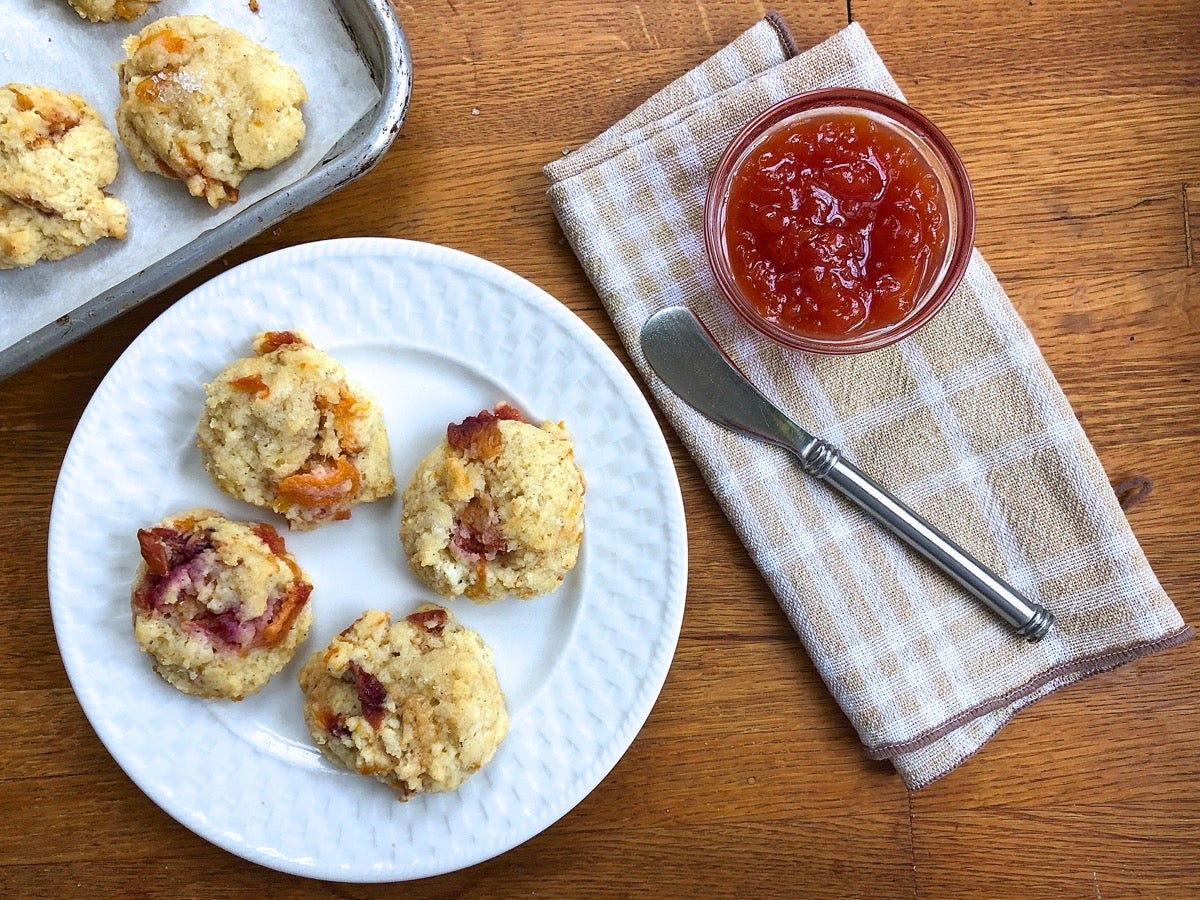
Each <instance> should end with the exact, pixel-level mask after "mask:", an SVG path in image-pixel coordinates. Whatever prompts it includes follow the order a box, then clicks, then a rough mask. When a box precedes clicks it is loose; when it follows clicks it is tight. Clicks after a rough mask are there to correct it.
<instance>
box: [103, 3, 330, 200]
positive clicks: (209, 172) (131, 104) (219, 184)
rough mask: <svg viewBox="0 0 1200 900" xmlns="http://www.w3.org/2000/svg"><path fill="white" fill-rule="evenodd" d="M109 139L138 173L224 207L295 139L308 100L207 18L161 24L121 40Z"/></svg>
mask: <svg viewBox="0 0 1200 900" xmlns="http://www.w3.org/2000/svg"><path fill="white" fill-rule="evenodd" d="M124 46H125V53H126V59H125V60H124V61H123V62H122V63H121V64H120V65H119V66H118V68H117V72H118V75H119V78H120V86H121V102H120V104H119V105H118V107H117V132H118V133H119V134H120V135H121V140H122V141H124V143H125V146H126V148H127V149H128V150H129V155H130V156H131V157H133V161H134V163H135V164H136V165H137V167H138V168H139V169H141V170H142V171H143V172H157V173H158V174H160V175H165V176H167V177H168V178H177V179H179V180H181V181H183V182H184V183H185V184H186V185H187V189H188V192H189V193H190V194H191V195H192V196H193V197H204V198H205V199H206V200H207V201H208V203H209V205H210V206H213V207H216V206H218V205H220V204H221V203H234V202H236V201H237V198H238V185H240V184H241V183H242V179H243V178H245V177H246V175H247V174H248V173H249V172H251V171H253V170H254V169H270V168H272V167H274V166H277V165H278V164H279V163H281V162H283V161H284V160H285V159H287V158H288V157H289V156H291V155H292V154H293V153H295V152H296V148H297V147H298V146H299V144H300V141H301V140H302V139H303V138H304V130H305V126H304V119H303V117H302V115H301V113H300V106H301V104H303V103H304V102H305V100H307V99H308V94H307V92H306V91H305V89H304V84H303V83H302V82H301V80H300V76H299V75H298V74H297V73H296V70H295V69H293V68H292V67H291V66H289V65H286V64H285V63H283V62H282V61H281V60H280V59H279V55H278V54H277V53H275V52H274V51H273V50H268V49H267V48H266V47H263V46H262V45H261V44H258V43H256V42H254V41H252V40H250V38H248V37H246V36H245V35H243V34H242V33H241V32H239V31H237V30H235V29H233V28H227V27H226V26H224V25H220V24H218V23H217V22H214V21H213V20H212V19H210V18H208V17H207V16H168V17H166V18H162V19H159V20H158V21H156V22H151V23H150V24H149V25H147V26H146V27H145V28H143V29H142V30H141V31H140V32H139V33H138V34H135V35H132V36H131V37H129V38H126V40H125V45H124Z"/></svg>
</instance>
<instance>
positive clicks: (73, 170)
mask: <svg viewBox="0 0 1200 900" xmlns="http://www.w3.org/2000/svg"><path fill="white" fill-rule="evenodd" d="M116 177H117V142H116V139H115V138H114V137H113V135H112V132H111V131H109V130H108V128H106V127H105V125H104V121H103V120H102V119H101V118H100V116H99V115H98V114H97V112H96V111H95V110H94V109H92V107H90V106H89V105H88V104H87V103H86V102H84V100H83V98H82V97H80V96H79V95H78V94H63V93H61V92H59V91H56V90H53V89H51V88H47V87H40V86H38V85H31V84H18V83H11V84H6V85H4V87H2V88H0V269H13V268H17V267H21V266H30V265H33V264H34V263H35V262H37V261H38V260H40V259H49V260H53V259H62V258H63V257H66V256H70V255H72V254H74V253H78V252H79V251H80V250H82V249H84V248H85V247H87V246H89V245H90V244H93V243H95V242H96V241H98V240H100V239H101V238H104V237H114V238H124V237H125V221H126V211H125V204H124V203H122V202H121V201H120V200H117V199H116V198H115V197H110V196H108V195H107V194H106V193H105V192H104V188H106V187H108V185H110V184H111V183H112V181H113V179H114V178H116Z"/></svg>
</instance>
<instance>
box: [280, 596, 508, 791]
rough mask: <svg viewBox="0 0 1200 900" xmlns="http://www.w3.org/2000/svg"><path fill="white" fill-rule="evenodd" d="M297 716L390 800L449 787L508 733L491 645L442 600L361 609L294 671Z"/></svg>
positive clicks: (325, 747) (326, 748) (329, 752)
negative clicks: (401, 612) (387, 791)
mask: <svg viewBox="0 0 1200 900" xmlns="http://www.w3.org/2000/svg"><path fill="white" fill-rule="evenodd" d="M300 690H301V691H302V692H303V694H304V721H305V723H306V724H307V725H308V729H309V731H310V732H311V734H312V737H313V740H314V741H315V742H316V744H317V746H318V747H319V748H320V749H321V751H322V752H323V753H324V754H325V755H326V756H327V757H328V758H329V759H331V760H333V761H334V762H336V763H338V764H339V765H342V766H345V767H346V768H348V769H351V770H352V771H355V772H358V773H359V774H361V775H368V776H370V777H372V778H375V779H377V780H379V781H381V782H383V783H384V784H387V785H390V786H391V787H393V788H395V790H396V791H397V793H398V796H399V799H401V800H408V799H409V798H410V797H412V796H413V795H414V794H419V793H430V792H443V791H453V790H455V789H456V788H458V787H459V786H460V785H461V784H462V783H463V782H464V781H466V779H467V778H468V777H470V776H471V775H472V774H473V773H474V772H476V771H478V770H479V769H480V768H481V767H482V766H483V765H485V764H486V763H487V762H488V761H489V760H491V758H492V756H493V755H494V754H495V752H496V748H498V747H499V746H500V743H501V742H502V741H503V740H504V738H505V736H506V735H507V734H508V710H507V709H506V708H505V703H504V693H503V691H502V690H501V688H500V682H499V680H498V679H497V677H496V667H495V665H494V663H493V661H492V651H491V649H490V648H489V647H488V646H487V644H485V643H484V642H483V639H482V638H481V637H480V636H479V635H478V634H477V633H476V632H474V631H472V630H471V629H469V628H466V627H464V626H463V625H461V624H459V623H458V622H457V621H456V620H455V619H454V617H453V616H452V615H451V614H450V613H449V612H448V611H447V610H446V609H444V608H442V607H440V606H437V605H436V604H432V603H427V604H425V605H423V606H421V607H420V608H419V609H417V611H416V612H414V613H412V614H411V615H408V616H406V617H404V618H402V619H400V620H399V621H396V622H393V621H392V617H391V615H390V614H389V613H386V612H381V611H379V610H368V611H366V612H364V613H363V614H362V616H360V617H359V618H358V619H357V620H355V621H354V622H353V623H352V624H351V625H350V626H349V627H348V628H346V629H345V630H344V631H343V632H342V633H341V634H339V635H337V636H336V637H335V638H334V639H333V640H332V642H331V643H330V644H329V646H328V647H327V648H326V649H324V650H320V651H318V652H316V653H314V654H313V655H312V656H311V657H310V658H309V660H308V662H306V663H305V664H304V667H303V668H302V669H301V670H300Z"/></svg>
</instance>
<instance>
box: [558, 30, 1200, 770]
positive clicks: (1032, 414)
mask: <svg viewBox="0 0 1200 900" xmlns="http://www.w3.org/2000/svg"><path fill="white" fill-rule="evenodd" d="M831 86H849V87H858V88H868V89H872V90H876V91H881V92H883V93H887V94H891V95H893V96H896V97H900V96H901V93H900V90H899V88H898V87H897V85H896V83H895V82H894V81H893V80H892V77H891V76H890V75H889V73H888V71H887V68H886V67H885V66H884V64H883V61H882V60H881V59H880V57H879V56H878V55H877V54H876V52H875V50H874V48H873V47H872V46H871V44H870V42H869V40H868V39H867V36H866V35H865V33H864V32H863V31H862V29H861V28H860V27H858V26H857V25H851V26H849V27H848V28H846V29H845V30H843V31H841V32H840V33H838V34H836V35H834V36H833V37H832V38H830V39H829V40H827V41H826V42H824V43H822V44H820V45H819V46H817V47H815V48H813V49H811V50H809V51H807V52H804V53H799V52H798V51H797V48H796V46H795V43H794V41H793V39H792V37H791V35H790V33H789V32H788V30H787V26H786V24H785V23H784V22H783V21H782V20H781V19H779V18H778V17H777V16H775V15H773V14H772V15H769V16H768V17H767V18H766V19H764V20H763V21H761V22H759V23H758V24H757V25H755V26H754V27H753V28H751V29H750V30H749V31H747V32H746V33H745V34H743V35H742V36H740V37H739V38H738V39H737V40H735V41H734V42H733V43H732V44H730V45H729V46H727V47H725V48H723V49H722V50H721V51H720V52H718V53H717V54H716V55H715V56H713V57H711V58H710V59H709V60H707V61H706V62H705V63H703V64H702V65H700V66H699V67H697V68H696V69H694V70H692V71H690V72H688V73H686V74H685V75H683V76H682V77H681V78H679V79H678V80H677V81H676V82H674V83H673V84H671V85H669V86H668V87H666V88H664V89H663V90H662V91H660V92H659V93H658V94H656V95H655V96H653V97H651V98H650V99H649V100H647V101H646V102H645V103H644V104H643V105H642V106H640V107H639V108H638V109H637V110H635V111H634V112H633V113H631V114H630V115H629V116H628V117H626V118H625V119H623V120H622V121H621V122H619V123H617V124H616V125H614V126H613V127H612V128H610V129H609V130H607V131H605V132H604V133H603V134H601V135H600V136H599V137H597V138H596V139H595V140H593V141H592V142H590V143H589V144H587V145H586V146H584V147H582V148H580V149H579V150H577V151H575V152H572V153H569V154H568V155H566V156H564V157H563V158H561V159H558V160H555V161H554V162H552V163H550V164H549V165H547V166H546V169H545V172H546V175H547V177H548V178H549V179H550V182H551V186H550V189H549V199H550V202H551V204H552V206H553V208H554V211H555V214H556V215H557V217H558V220H559V222H560V224H561V226H562V228H563V231H564V233H565V234H566V237H567V239H568V240H569V241H570V243H571V246H572V247H573V249H574V251H575V253H576V255H577V256H578V257H579V260H580V261H581V263H582V264H583V267H584V269H585V270H586V272H587V274H588V277H589V278H590V279H591V281H592V283H593V285H594V286H595V288H596V291H597V293H598V294H599V296H600V298H601V300H602V301H603V303H604V305H605V307H606V309H607V310H608V312H609V314H610V315H611V317H612V319H613V321H614V323H615V324H616V326H617V329H618V331H619V333H620V335H621V339H622V340H623V342H624V344H625V346H626V348H627V349H628V351H629V353H630V355H631V357H632V359H633V361H634V363H635V364H636V365H637V367H638V369H639V370H640V372H641V374H642V376H643V377H644V378H645V380H646V382H647V384H649V385H650V387H651V389H652V391H653V392H654V396H655V398H656V399H657V401H658V403H659V404H660V406H661V407H662V409H663V411H664V413H665V415H666V416H667V418H668V420H669V421H670V422H671V424H672V425H673V426H674V428H675V429H676V431H677V432H678V434H679V436H680V438H681V440H682V441H683V443H684V445H685V446H686V447H687V449H688V451H689V452H690V453H691V454H692V456H693V458H694V459H695V460H696V463H697V464H698V466H699V467H700V469H701V471H702V472H703V474H704V477H705V479H706V480H707V482H708V484H709V486H710V487H711V489H712V491H713V492H714V494H715V495H716V497H717V499H718V500H719V502H720V504H721V506H722V508H723V509H724V511H725V513H726V514H727V515H728V516H729V519H730V520H731V521H732V523H733V525H734V527H735V528H736V530H737V532H738V534H739V536H740V537H741V539H742V541H743V542H744V543H745V545H746V547H747V548H748V550H749V552H750V553H751V555H752V556H753V558H754V560H755V562H756V563H757V565H758V567H759V569H760V570H761V571H762V573H763V575H764V576H765V577H766V579H767V581H768V583H769V584H770V586H771V588H772V590H773V591H774V593H775V595H776V596H777V597H778V599H779V602H780V603H781V605H782V607H783V609H784V611H785V612H786V614H787V616H788V619H789V620H790V621H791V623H792V625H793V626H794V627H795V629H796V631H797V633H798V634H799V636H800V640H801V641H802V642H803V644H804V647H805V649H806V650H807V651H808V653H809V655H810V656H811V657H812V659H813V662H814V663H815V664H816V667H817V669H818V670H819V672H820V674H821V677H822V678H823V679H824V680H825V682H826V684H827V685H828V687H829V689H830V691H831V692H832V693H833V695H834V697H836V699H837V701H838V703H839V705H840V706H841V708H842V709H843V711H844V712H845V714H846V715H847V716H848V717H849V719H850V721H851V722H852V723H853V724H854V727H855V729H856V730H857V731H858V734H859V736H860V738H861V740H862V742H863V744H864V745H865V746H866V748H867V752H868V754H869V755H870V756H871V757H873V758H877V759H883V758H886V759H890V760H891V761H892V762H893V764H894V765H895V767H896V769H897V770H898V771H899V773H900V774H901V776H902V777H903V778H904V781H905V782H906V783H907V784H908V786H909V787H910V788H913V789H917V788H920V787H922V786H924V785H926V784H928V783H929V782H931V781H933V780H934V779H936V778H938V777H940V776H942V775H944V774H945V773H947V772H949V771H950V770H951V769H953V768H954V767H955V766H957V765H958V764H959V763H961V762H962V761H963V760H965V759H966V758H968V757H969V756H971V755H972V754H974V753H975V752H976V751H977V750H979V749H980V747H982V746H983V744H984V743H985V742H986V741H987V740H988V739H989V738H990V737H991V736H992V735H993V734H994V733H995V732H996V731H997V730H998V729H999V728H1000V727H1001V726H1002V725H1003V724H1004V723H1005V722H1007V721H1008V720H1009V719H1010V718H1011V717H1012V716H1013V715H1014V714H1015V713H1016V712H1017V711H1018V710H1020V709H1021V708H1023V707H1025V706H1027V705H1028V704H1030V703H1032V702H1033V701H1034V700H1037V699H1038V698H1040V697H1043V696H1045V695H1046V694H1049V693H1050V692H1052V691H1054V690H1056V689H1057V688H1060V687H1062V686H1063V685H1066V684H1069V683H1071V682H1073V681H1076V680H1078V679H1080V678H1082V677H1084V676H1086V675H1089V674H1093V673H1095V672H1099V671H1102V670H1105V669H1111V668H1113V667H1115V666H1118V665H1120V664H1122V663H1125V662H1129V661H1131V660H1133V659H1136V658H1138V657H1140V656H1143V655H1145V654H1147V653H1151V652H1154V651H1156V650H1160V649H1163V648H1166V647H1170V646H1174V645H1177V644H1181V643H1183V642H1184V641H1186V640H1187V639H1188V638H1189V637H1191V635H1192V630H1191V629H1190V628H1189V627H1187V626H1185V625H1184V623H1183V621H1182V619H1181V618H1180V616H1179V613H1178V612H1177V611H1176V609H1175V607H1174V606H1173V605H1172V603H1171V601H1170V599H1168V597H1167V596H1166V594H1165V593H1164V592H1163V590H1162V588H1161V586H1160V585H1159V583H1158V581H1157V579H1156V578H1155V576H1154V573H1153V572H1152V571H1151V569H1150V566H1149V565H1148V563H1147V561H1146V557H1145V555H1144V554H1143V553H1142V550H1141V548H1140V547H1139V546H1138V543H1137V541H1136V539H1135V538H1134V536H1133V534H1132V532H1131V530H1130V528H1129V525H1128V523H1127V521H1126V519H1125V516H1124V514H1123V512H1122V510H1121V508H1120V506H1119V504H1118V503H1117V500H1116V497H1115V495H1114V493H1113V490H1112V488H1111V487H1110V485H1109V483H1108V480H1107V478H1106V476H1105V473H1104V471H1103V469H1102V468H1101V465H1100V462H1099V460H1098V459H1097V457H1096V454H1095V452H1094V450H1093V449H1092V447H1091V445H1090V444H1089V442H1088V440H1087V438H1086V437H1085V435H1084V433H1083V431H1082V429H1081V428H1080V425H1079V423H1078V421H1077V420H1076V418H1075V416H1074V414H1073V412H1072V410H1071V407H1070V405H1069V404H1068V402H1067V400H1066V398H1065V397H1064V395H1063V393H1062V391H1061V389H1060V388H1059V386H1058V383H1057V382H1056V381H1055V379H1054V376H1053V375H1052V374H1051V372H1050V370H1049V369H1048V367H1047V366H1046V363H1045V361H1044V360H1043V358H1042V356H1041V353H1040V352H1039V351H1038V348H1037V346H1036V344H1035V343H1034V341H1033V339H1032V337H1031V336H1030V334H1029V331H1028V330H1027V329H1026V327H1025V325H1024V324H1023V323H1022V321H1021V319H1020V317H1019V316H1018V315H1017V313H1016V311H1015V310H1014V308H1013V306H1012V304H1011V302H1010V301H1009V299H1008V297H1007V296H1006V295H1005V293H1004V291H1003V289H1002V288H1001V287H1000V285H999V284H998V283H997V281H996V279H995V277H994V276H993V274H992V272H991V270H990V269H989V268H988V266H987V264H986V263H985V262H984V260H983V258H982V257H981V256H980V255H979V253H978V251H976V252H975V254H974V256H973V257H972V260H971V264H970V267H969V269H968V271H967V274H966V277H965V279H964V281H963V282H962V284H961V285H960V287H959V288H958V290H957V291H956V293H955V294H954V296H953V297H952V299H951V300H950V302H949V303H948V304H947V306H946V307H945V308H944V309H943V311H942V312H941V313H940V314H939V315H938V317H937V318H936V319H935V320H934V321H933V322H932V324H930V325H928V326H927V327H925V328H924V329H922V330H921V331H920V332H918V333H917V334H916V335H914V336H912V337H910V338H908V339H906V340H904V341H902V342H900V343H899V344H898V345H896V346H895V347H892V348H888V349H884V350H877V351H874V352H872V353H867V354H863V355H860V356H856V357H841V358H837V357H819V356H809V355H805V354H801V353H796V352H793V351H787V350H783V349H780V348H777V347H775V346H774V345H772V344H770V343H769V342H768V341H766V340H765V339H763V338H761V337H759V336H757V335H756V333H754V332H753V331H751V330H750V329H748V328H747V327H746V326H745V325H744V324H743V323H742V322H741V321H740V320H739V319H738V318H737V317H736V316H735V314H734V313H732V311H730V310H729V309H728V308H727V307H726V306H725V305H724V303H723V302H722V301H721V300H720V299H719V298H718V294H717V289H716V286H715V284H714V281H713V278H712V276H711V274H710V272H709V269H708V266H707V263H706V258H705V254H704V248H703V238H702V233H701V225H702V216H703V206H704V197H705V192H706V190H707V186H708V179H709V175H710V173H711V172H712V170H713V168H714V166H715V164H716V161H717V158H718V157H719V156H720V154H721V152H722V150H723V149H724V148H725V146H726V145H727V144H728V142H729V141H730V139H731V138H732V137H733V135H734V134H735V133H736V132H737V131H738V130H739V128H740V127H741V126H742V125H743V124H744V123H746V122H747V121H748V120H749V119H750V118H752V117H753V116H754V115H755V114H756V113H758V112H760V111H761V110H762V109H764V108H765V107H767V106H768V105H770V104H772V103H774V102H776V101H779V100H782V99H783V98H784V97H787V96H789V95H791V94H795V93H798V92H800V91H804V90H809V89H816V88H823V87H831ZM672 305H683V306H687V307H689V308H691V309H692V310H693V311H694V312H695V313H696V314H697V315H699V316H700V318H701V319H702V320H703V321H704V322H705V323H706V324H707V325H708V327H709V329H710V330H711V331H712V332H713V333H714V335H715V336H716V338H717V339H718V341H719V342H720V343H721V345H722V346H723V347H724V349H725V350H726V352H727V353H729V354H730V356H731V357H732V358H733V359H734V360H735V361H736V362H737V363H738V365H739V366H740V367H741V368H742V370H743V371H744V372H745V373H746V374H747V375H748V376H749V377H750V379H751V380H752V381H753V382H754V383H755V384H756V385H758V387H759V388H760V389H761V390H763V391H764V393H766V394H767V395H768V396H769V397H770V398H772V399H773V400H775V401H776V402H777V403H779V405H781V406H782V407H783V408H784V409H786V410H788V411H789V412H790V413H791V415H792V417H793V418H795V419H796V420H797V421H798V422H800V423H801V424H802V425H804V426H805V427H806V428H808V429H809V430H810V431H813V432H814V433H815V434H818V435H820V436H821V437H823V438H825V439H826V440H828V441H830V442H831V443H833V444H834V445H835V446H837V447H839V448H840V449H841V450H842V451H843V452H844V454H845V455H846V456H847V457H848V458H849V459H850V460H851V461H853V462H854V463H855V464H856V465H858V466H859V467H860V468H862V469H864V470H865V471H866V472H868V473H870V474H871V475H873V476H874V477H875V478H876V479H877V480H878V481H880V482H881V483H882V484H884V485H886V486H888V487H889V488H890V489H891V490H892V491H893V492H894V493H896V494H897V495H899V496H900V497H901V499H903V500H904V501H905V502H907V503H908V504H909V505H911V506H912V507H914V508H915V509H916V510H918V511H919V512H920V513H921V514H922V515H923V516H924V517H925V518H927V519H929V520H930V521H931V522H933V523H934V524H935V525H937V526H938V527H940V528H941V529H942V530H943V531H944V532H946V533H947V534H949V535H951V536H952V537H954V538H955V539H956V540H958V542H959V543H961V544H962V545H963V546H964V547H965V548H966V549H968V550H969V551H970V552H972V553H973V554H974V555H975V556H977V557H978V558H980V559H981V560H982V561H983V562H985V563H986V564H987V565H989V566H990V567H991V568H993V569H994V570H995V571H997V572H998V573H999V574H1000V575H1001V576H1002V577H1004V578H1005V579H1006V580H1008V581H1009V582H1010V583H1012V584H1013V585H1014V586H1015V587H1017V588H1018V589H1019V590H1021V591H1022V592H1023V593H1025V594H1026V595H1027V596H1029V597H1030V598H1031V599H1034V600H1037V601H1039V602H1041V603H1044V604H1045V605H1047V606H1048V607H1050V608H1051V609H1052V610H1053V612H1054V613H1055V615H1056V616H1057V620H1058V621H1057V624H1056V626H1055V628H1054V629H1053V630H1052V631H1051V632H1050V634H1049V635H1048V636H1047V637H1046V638H1045V639H1044V640H1043V641H1042V642H1041V643H1039V644H1028V643H1026V642H1025V641H1024V640H1022V639H1021V638H1018V637H1016V636H1014V635H1013V634H1012V633H1011V631H1010V630H1009V629H1008V627H1007V626H1006V625H1004V624H1003V623H1001V622H1000V621H999V620H998V619H997V618H995V617H994V616H993V615H992V614H991V613H989V612H988V611H986V610H985V609H983V608H982V607H981V606H980V605H979V604H978V603H977V602H976V601H975V600H973V599H972V598H970V597H969V596H967V595H966V594H965V593H963V592H962V591H961V590H960V589H959V588H957V587H956V586H955V585H953V584H952V583H951V582H950V581H949V580H948V579H946V578H945V577H943V576H942V575H941V574H940V573H938V572H937V571H936V570H934V569H933V568H932V567H930V566H928V565H927V564H926V563H924V561H922V560H919V559H917V558H916V557H915V556H914V555H913V554H912V553H910V552H909V551H907V550H906V549H905V548H904V547H903V545H901V544H900V543H899V542H897V541H895V540H894V539H892V538H891V537H890V536H888V535H886V534H884V533H883V532H881V530H880V529H879V528H877V527H876V526H874V525H872V524H871V523H870V522H869V521H868V520H867V519H866V518H865V517H864V516H863V515H862V514H861V513H859V512H857V511H856V510H854V509H853V508H852V507H850V506H849V505H848V504H847V503H845V502H844V501H842V500H841V498H840V497H838V496H837V495H835V494H834V493H833V492H832V491H831V490H830V489H829V488H827V487H826V486H825V485H823V484H821V483H820V482H817V481H813V480H811V479H808V477H807V476H804V475H803V474H802V473H801V472H800V470H799V468H798V466H797V465H796V464H795V463H794V461H793V459H792V458H791V457H790V456H788V455H787V454H785V453H784V452H783V451H780V450H777V449H775V448H772V447H769V446H768V445H765V444H762V443H758V442H755V441H752V440H750V439H748V438H744V437H741V436H739V435H736V434H733V433H731V432H729V431H727V430H725V429H723V428H721V427H720V426H717V425H714V424H712V423H711V422H709V421H708V420H707V419H705V418H704V417H702V416H701V415H700V414H699V413H696V412H695V411H693V410H692V409H691V408H690V407H688V406H686V405H685V404H683V403H682V401H680V400H679V399H678V398H677V397H676V396H675V395H674V394H672V393H671V392H670V390H669V389H667V388H666V387H665V386H664V385H663V383H662V382H661V381H659V380H658V378H657V376H655V375H654V374H653V372H652V371H651V370H650V368H649V367H648V365H647V364H646V360H645V357H644V356H643V354H642V352H641V348H640V347H639V344H638V335H639V332H640V330H641V326H642V323H643V322H645V320H646V319H647V318H648V317H649V316H650V315H651V314H652V313H654V312H656V311H657V310H659V309H661V308H663V307H666V306H672Z"/></svg>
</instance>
